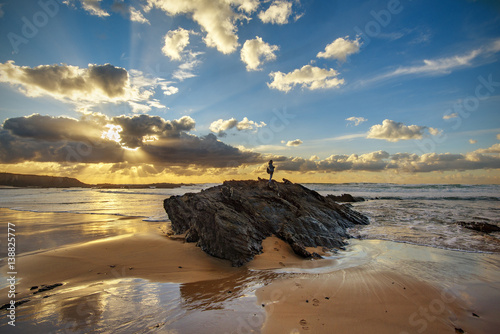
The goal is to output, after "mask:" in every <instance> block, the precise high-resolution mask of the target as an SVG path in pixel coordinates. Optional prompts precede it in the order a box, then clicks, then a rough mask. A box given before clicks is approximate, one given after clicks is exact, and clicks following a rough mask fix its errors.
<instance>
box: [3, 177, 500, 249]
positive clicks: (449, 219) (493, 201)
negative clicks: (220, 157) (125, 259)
mask: <svg viewBox="0 0 500 334" xmlns="http://www.w3.org/2000/svg"><path fill="white" fill-rule="evenodd" d="M214 185H216V184H198V185H191V186H182V187H179V188H173V189H156V188H147V189H88V188H69V189H56V188H48V189H36V188H2V189H0V208H6V209H10V210H14V211H16V212H18V217H22V212H25V211H30V212H36V213H44V214H46V215H51V216H50V217H47V218H46V219H40V220H37V221H33V220H29V221H27V222H26V224H25V225H24V226H18V228H19V229H20V230H19V231H20V233H21V234H23V232H24V231H36V230H37V225H38V224H44V228H43V230H44V231H45V232H44V235H42V236H37V235H36V233H31V232H30V233H25V236H24V239H25V240H26V242H21V241H20V242H19V245H20V246H19V247H21V251H22V252H30V251H41V250H43V249H45V248H47V247H49V246H50V247H57V246H61V245H63V244H70V243H71V242H72V240H71V238H65V240H58V241H55V244H54V242H52V243H49V244H48V245H49V246H47V245H46V244H47V243H46V240H47V238H49V239H50V229H47V226H46V224H51V225H53V226H54V230H58V229H59V228H60V227H61V226H60V225H62V224H67V225H68V227H67V228H68V229H72V228H73V229H75V230H81V229H82V228H84V229H85V230H86V231H89V233H87V234H88V238H87V240H92V239H97V238H104V237H110V236H116V235H120V234H123V233H131V232H134V231H137V229H138V228H139V229H142V227H141V224H139V227H138V224H137V223H133V224H132V223H129V222H130V221H132V220H131V218H135V220H137V219H140V220H141V221H142V222H143V223H142V224H143V228H144V229H151V228H152V229H156V228H158V229H161V230H162V231H166V230H168V225H169V220H168V216H167V214H166V213H165V210H164V209H163V200H164V199H165V198H167V197H169V196H173V195H182V194H184V193H187V192H199V191H201V190H202V189H206V188H208V187H211V186H214ZM304 185H305V186H306V187H308V188H310V189H313V190H316V191H318V192H319V193H320V194H322V195H328V194H335V195H340V194H344V193H348V194H351V195H353V196H355V197H362V198H364V199H366V201H364V202H357V203H353V204H352V205H353V207H354V208H355V209H356V210H358V211H360V212H362V213H364V214H365V215H367V216H368V217H369V219H370V225H368V226H359V227H355V228H353V229H351V230H350V234H351V235H352V236H354V237H357V238H361V239H373V240H387V241H395V242H404V243H410V244H415V245H422V246H430V247H437V248H443V249H450V250H459V251H467V252H493V253H500V233H498V232H496V233H491V234H485V233H479V232H476V231H472V230H468V229H466V228H464V227H462V226H459V225H458V224H456V223H457V222H460V221H465V222H472V221H474V222H487V223H490V224H495V225H499V226H500V185H437V184H419V185H399V184H386V183H384V184H380V183H378V184H377V183H346V184H304ZM62 213H70V214H78V215H79V217H81V219H79V220H78V221H75V222H67V221H64V219H62V218H61V217H62V216H60V215H59V216H57V214H62ZM110 216H113V217H114V219H108V218H107V217H110ZM58 217H59V218H58ZM96 217H103V219H102V220H97V221H96ZM116 217H118V218H120V219H116ZM129 218H130V219H129ZM19 219H22V218H19ZM88 225H92V226H91V227H89V226H88ZM1 232H2V233H3V232H4V231H1ZM78 234H79V238H81V233H80V232H79V233H78ZM2 251H3V250H2Z"/></svg>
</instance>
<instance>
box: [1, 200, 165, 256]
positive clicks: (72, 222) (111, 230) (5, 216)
mask: <svg viewBox="0 0 500 334" xmlns="http://www.w3.org/2000/svg"><path fill="white" fill-rule="evenodd" d="M0 221H3V222H10V223H13V224H15V229H16V231H15V232H16V233H15V234H16V239H17V240H16V241H17V249H16V251H17V254H22V253H27V252H36V251H42V250H46V249H50V248H55V247H60V246H64V245H69V244H74V243H80V242H86V241H92V240H96V239H101V238H107V237H112V236H117V235H125V234H133V233H140V232H148V231H151V230H157V229H158V227H160V226H161V225H163V224H165V223H159V222H156V223H150V222H144V221H142V220H141V219H140V218H134V217H120V216H110V215H98V216H96V215H86V214H81V215H75V214H72V213H51V212H27V211H15V210H9V209H0ZM6 233H7V229H2V230H1V231H0V238H1V240H6V239H7V234H6ZM6 251H7V249H6V248H4V247H3V248H2V249H0V257H5V256H6V255H7V254H6Z"/></svg>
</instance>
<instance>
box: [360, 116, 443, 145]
mask: <svg viewBox="0 0 500 334" xmlns="http://www.w3.org/2000/svg"><path fill="white" fill-rule="evenodd" d="M425 130H427V131H429V133H430V134H431V135H437V134H439V133H440V131H439V130H438V129H435V128H430V127H427V126H419V125H404V124H403V123H400V122H395V121H391V120H390V119H385V120H384V121H383V122H382V124H376V125H373V126H372V127H371V128H370V130H368V134H367V136H366V138H374V139H384V140H387V141H390V142H398V141H400V140H409V139H422V137H423V135H424V134H425Z"/></svg>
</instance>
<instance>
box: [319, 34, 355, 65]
mask: <svg viewBox="0 0 500 334" xmlns="http://www.w3.org/2000/svg"><path fill="white" fill-rule="evenodd" d="M359 48H360V43H359V38H356V39H355V40H353V41H350V40H349V36H346V37H345V38H337V39H336V40H335V41H333V42H332V43H330V44H328V45H327V46H326V47H325V51H324V52H319V53H318V54H317V55H316V57H318V58H327V59H337V60H340V61H346V59H347V56H349V55H352V54H355V53H358V52H359Z"/></svg>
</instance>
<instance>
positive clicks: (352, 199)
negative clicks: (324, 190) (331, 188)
mask: <svg viewBox="0 0 500 334" xmlns="http://www.w3.org/2000/svg"><path fill="white" fill-rule="evenodd" d="M326 197H328V198H331V199H333V200H334V201H335V202H346V203H353V202H364V200H365V199H364V198H362V197H353V196H352V195H351V194H342V195H340V196H335V195H327V196H326Z"/></svg>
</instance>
